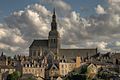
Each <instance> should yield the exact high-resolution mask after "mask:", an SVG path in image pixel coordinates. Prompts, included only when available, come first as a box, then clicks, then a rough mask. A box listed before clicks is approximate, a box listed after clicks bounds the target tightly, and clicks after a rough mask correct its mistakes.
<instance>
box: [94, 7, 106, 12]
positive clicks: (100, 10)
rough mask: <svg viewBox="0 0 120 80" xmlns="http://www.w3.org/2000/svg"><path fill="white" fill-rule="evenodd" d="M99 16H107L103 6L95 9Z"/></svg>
mask: <svg viewBox="0 0 120 80" xmlns="http://www.w3.org/2000/svg"><path fill="white" fill-rule="evenodd" d="M95 10H96V13H97V14H106V11H105V10H104V8H103V7H102V6H101V5H97V8H95Z"/></svg>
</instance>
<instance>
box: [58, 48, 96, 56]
mask: <svg viewBox="0 0 120 80" xmlns="http://www.w3.org/2000/svg"><path fill="white" fill-rule="evenodd" d="M96 53H97V49H96V48H92V49H60V56H66V57H69V58H75V57H76V56H81V57H86V56H87V55H88V56H92V55H94V54H96Z"/></svg>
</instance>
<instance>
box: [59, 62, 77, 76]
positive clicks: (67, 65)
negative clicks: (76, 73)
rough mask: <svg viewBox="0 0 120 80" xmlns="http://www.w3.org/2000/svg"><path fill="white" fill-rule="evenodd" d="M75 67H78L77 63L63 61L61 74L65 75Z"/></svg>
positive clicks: (60, 68) (60, 69)
mask: <svg viewBox="0 0 120 80" xmlns="http://www.w3.org/2000/svg"><path fill="white" fill-rule="evenodd" d="M75 68H76V63H63V62H61V63H59V74H60V75H61V76H65V75H67V74H68V73H69V72H71V71H72V70H73V69H75Z"/></svg>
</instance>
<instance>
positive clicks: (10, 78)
mask: <svg viewBox="0 0 120 80" xmlns="http://www.w3.org/2000/svg"><path fill="white" fill-rule="evenodd" d="M20 77H21V73H20V72H19V71H15V72H13V73H12V74H8V76H7V80H18V79H19V78H20Z"/></svg>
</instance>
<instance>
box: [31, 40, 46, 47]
mask: <svg viewBox="0 0 120 80" xmlns="http://www.w3.org/2000/svg"><path fill="white" fill-rule="evenodd" d="M30 47H48V40H47V39H45V40H34V41H33V43H32V44H31V45H30Z"/></svg>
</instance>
